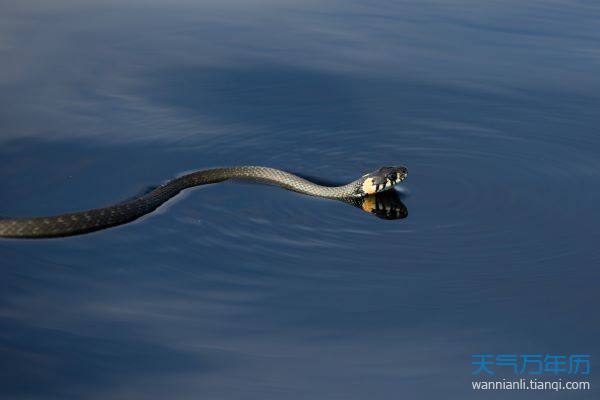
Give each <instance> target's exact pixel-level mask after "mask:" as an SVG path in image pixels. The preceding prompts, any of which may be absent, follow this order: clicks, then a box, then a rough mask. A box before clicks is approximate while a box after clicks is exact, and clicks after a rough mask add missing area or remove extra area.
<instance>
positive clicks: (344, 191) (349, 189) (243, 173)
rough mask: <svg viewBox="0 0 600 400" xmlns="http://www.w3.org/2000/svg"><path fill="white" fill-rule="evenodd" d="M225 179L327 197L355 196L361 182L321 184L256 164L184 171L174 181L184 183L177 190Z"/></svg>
mask: <svg viewBox="0 0 600 400" xmlns="http://www.w3.org/2000/svg"><path fill="white" fill-rule="evenodd" d="M229 179H235V180H246V181H253V182H260V183H264V184H268V185H275V186H279V187H282V188H284V189H287V190H291V191H294V192H297V193H302V194H306V195H309V196H316V197H323V198H327V199H344V198H348V197H357V196H359V195H358V189H359V187H360V184H361V182H360V180H356V181H353V182H350V183H348V184H346V185H342V186H322V185H319V184H316V183H314V182H311V181H309V180H307V179H304V178H301V177H299V176H296V175H294V174H291V173H289V172H285V171H281V170H278V169H275V168H268V167H257V166H243V167H226V168H214V169H209V170H204V171H199V172H193V173H191V174H188V175H184V176H182V177H180V178H178V179H177V180H176V181H179V180H181V181H182V183H183V186H184V187H182V188H180V189H179V190H181V189H183V188H185V187H192V186H198V185H205V184H211V183H218V182H222V181H225V180H229ZM177 186H179V185H177Z"/></svg>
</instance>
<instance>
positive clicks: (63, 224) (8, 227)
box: [0, 166, 406, 238]
mask: <svg viewBox="0 0 600 400" xmlns="http://www.w3.org/2000/svg"><path fill="white" fill-rule="evenodd" d="M405 177H406V168H404V167H384V168H381V169H379V170H377V171H376V172H373V173H371V174H366V175H363V176H362V177H361V178H359V179H357V180H355V181H353V182H350V183H348V184H346V185H343V186H332V187H330V186H322V185H318V184H316V183H314V182H311V181H309V180H306V179H304V178H301V177H299V176H296V175H294V174H291V173H289V172H285V171H281V170H278V169H274V168H267V167H256V166H242V167H226V168H213V169H207V170H201V171H197V172H192V173H189V174H186V175H183V176H180V177H178V178H176V179H173V180H171V181H169V182H167V183H165V184H163V185H161V186H159V187H157V188H156V189H154V190H152V191H151V192H149V193H147V194H145V195H143V196H140V197H137V198H135V199H132V200H130V201H127V202H124V203H120V204H115V205H111V206H108V207H103V208H96V209H92V210H87V211H80V212H73V213H67V214H62V215H56V216H48V217H33V218H15V219H4V220H0V237H10V238H48V237H61V236H72V235H79V234H84V233H88V232H93V231H97V230H100V229H105V228H109V227H112V226H116V225H122V224H125V223H127V222H131V221H133V220H135V219H137V218H139V217H141V216H143V215H146V214H148V213H151V212H152V211H154V210H155V209H157V208H158V207H159V206H160V205H161V204H163V203H165V202H166V201H168V200H169V199H171V198H173V197H174V196H176V195H177V194H178V193H180V192H181V191H182V190H184V189H187V188H191V187H195V186H201V185H207V184H211V183H218V182H223V181H225V180H228V179H240V180H250V181H257V182H262V183H266V184H272V185H277V186H281V187H282V188H284V189H287V190H292V191H295V192H298V193H302V194H306V195H310V196H317V197H323V198H327V199H338V200H344V199H350V198H360V197H364V196H366V195H369V194H373V193H378V192H381V191H384V190H387V189H389V188H391V187H392V186H393V185H394V184H395V183H397V182H399V181H402V180H403V179H404V178H405Z"/></svg>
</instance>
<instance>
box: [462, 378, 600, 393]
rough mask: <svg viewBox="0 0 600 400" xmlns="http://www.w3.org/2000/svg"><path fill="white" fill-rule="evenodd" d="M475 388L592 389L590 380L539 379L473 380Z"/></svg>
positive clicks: (472, 384)
mask: <svg viewBox="0 0 600 400" xmlns="http://www.w3.org/2000/svg"><path fill="white" fill-rule="evenodd" d="M471 386H472V387H473V390H554V391H556V392H558V391H561V390H590V389H591V385H590V382H589V381H565V382H563V381H562V379H559V380H555V381H542V380H537V379H525V378H521V379H519V380H516V381H513V380H506V379H502V380H496V381H472V382H471Z"/></svg>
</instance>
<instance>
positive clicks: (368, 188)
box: [362, 178, 377, 194]
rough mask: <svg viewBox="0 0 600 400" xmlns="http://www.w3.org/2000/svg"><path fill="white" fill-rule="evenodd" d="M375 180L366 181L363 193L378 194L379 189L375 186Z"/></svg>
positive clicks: (363, 185)
mask: <svg viewBox="0 0 600 400" xmlns="http://www.w3.org/2000/svg"><path fill="white" fill-rule="evenodd" d="M373 181H374V179H373V178H370V179H365V181H364V182H363V184H362V191H363V192H364V193H366V194H374V193H375V192H377V189H376V188H375V185H374V184H373Z"/></svg>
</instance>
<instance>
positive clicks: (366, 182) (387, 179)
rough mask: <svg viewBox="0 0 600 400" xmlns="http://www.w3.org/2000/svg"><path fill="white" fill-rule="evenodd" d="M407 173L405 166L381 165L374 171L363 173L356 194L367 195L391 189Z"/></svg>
mask: <svg viewBox="0 0 600 400" xmlns="http://www.w3.org/2000/svg"><path fill="white" fill-rule="evenodd" d="M407 175H408V170H407V169H406V167H403V166H398V167H382V168H379V169H378V170H377V171H375V172H371V173H368V174H366V175H363V177H362V178H361V181H360V184H359V185H358V188H357V196H359V197H362V196H367V195H370V194H375V193H381V192H383V191H386V190H388V189H391V188H392V187H393V186H394V185H395V184H397V183H399V182H402V181H403V180H404V179H405V178H406V176H407Z"/></svg>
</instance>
